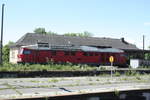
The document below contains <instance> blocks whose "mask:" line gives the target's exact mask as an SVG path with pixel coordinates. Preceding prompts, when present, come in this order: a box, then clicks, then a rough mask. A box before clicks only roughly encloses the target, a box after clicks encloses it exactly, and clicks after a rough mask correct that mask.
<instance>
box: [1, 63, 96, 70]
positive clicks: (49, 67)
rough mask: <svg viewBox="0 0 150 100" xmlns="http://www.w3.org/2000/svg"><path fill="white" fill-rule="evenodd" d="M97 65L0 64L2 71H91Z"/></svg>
mask: <svg viewBox="0 0 150 100" xmlns="http://www.w3.org/2000/svg"><path fill="white" fill-rule="evenodd" d="M96 68H97V67H91V66H88V65H72V64H70V63H67V64H65V65H61V64H45V65H41V64H10V63H4V64H3V66H0V71H90V70H95V69H96Z"/></svg>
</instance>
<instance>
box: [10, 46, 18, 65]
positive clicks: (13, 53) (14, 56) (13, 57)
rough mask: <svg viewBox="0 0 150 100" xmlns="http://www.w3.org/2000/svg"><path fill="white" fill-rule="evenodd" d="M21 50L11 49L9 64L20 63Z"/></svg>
mask: <svg viewBox="0 0 150 100" xmlns="http://www.w3.org/2000/svg"><path fill="white" fill-rule="evenodd" d="M18 53H19V48H10V54H9V62H10V63H14V64H16V63H17V61H18V57H17V55H18Z"/></svg>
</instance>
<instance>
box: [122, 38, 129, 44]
mask: <svg viewBox="0 0 150 100" xmlns="http://www.w3.org/2000/svg"><path fill="white" fill-rule="evenodd" d="M121 42H122V43H125V44H129V43H128V42H127V41H125V39H124V37H122V38H121Z"/></svg>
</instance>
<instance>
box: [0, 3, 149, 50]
mask: <svg viewBox="0 0 150 100" xmlns="http://www.w3.org/2000/svg"><path fill="white" fill-rule="evenodd" d="M2 3H5V17H4V44H6V43H8V41H14V42H16V41H17V40H18V39H19V38H20V37H21V36H23V35H24V34H25V33H27V32H33V30H34V29H35V28H37V27H44V28H46V30H47V31H49V30H51V31H53V32H57V33H58V34H63V33H67V32H83V31H89V32H91V33H93V35H94V36H96V37H111V38H121V37H125V39H126V40H127V41H129V42H131V43H134V44H136V45H137V46H138V47H139V48H142V35H145V37H146V38H145V40H146V47H148V46H150V35H149V33H150V0H0V5H2ZM0 12H1V11H0Z"/></svg>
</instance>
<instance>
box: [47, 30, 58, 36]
mask: <svg viewBox="0 0 150 100" xmlns="http://www.w3.org/2000/svg"><path fill="white" fill-rule="evenodd" d="M47 34H54V35H56V34H57V33H55V32H52V31H48V32H47Z"/></svg>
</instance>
